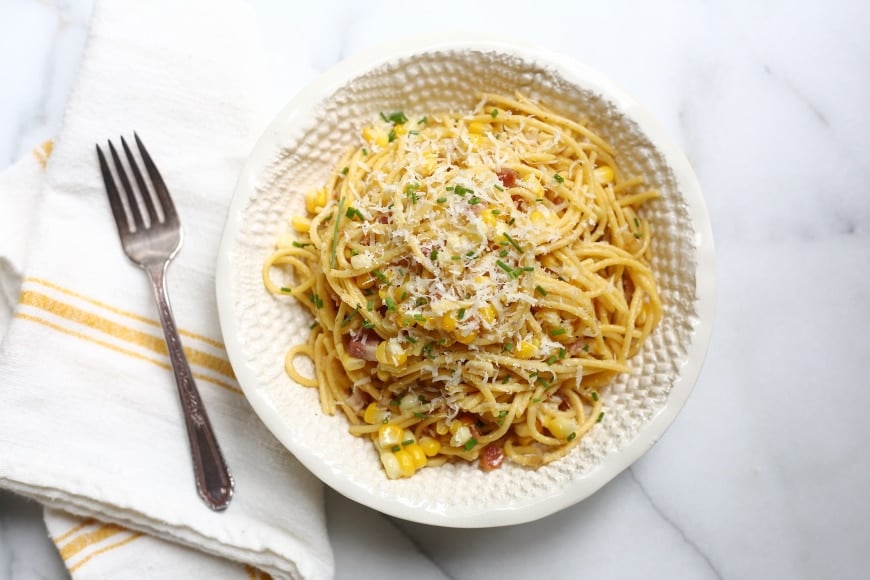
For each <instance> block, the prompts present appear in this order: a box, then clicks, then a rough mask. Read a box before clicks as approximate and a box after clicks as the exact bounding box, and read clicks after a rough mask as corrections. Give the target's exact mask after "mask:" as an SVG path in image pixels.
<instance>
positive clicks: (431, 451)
mask: <svg viewBox="0 0 870 580" xmlns="http://www.w3.org/2000/svg"><path fill="white" fill-rule="evenodd" d="M436 430H437V429H436ZM417 445H419V446H420V449H422V450H423V453H425V454H426V456H427V457H435V456H436V455H438V452H439V451H441V443H439V442H438V440H437V439H433V438H432V437H420V440H419V441H418V442H417Z"/></svg>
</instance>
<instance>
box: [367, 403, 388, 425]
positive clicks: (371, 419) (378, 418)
mask: <svg viewBox="0 0 870 580" xmlns="http://www.w3.org/2000/svg"><path fill="white" fill-rule="evenodd" d="M384 417H386V411H384V410H383V409H381V408H380V407H378V404H377V403H369V406H368V407H366V410H365V413H363V421H365V422H366V423H368V424H369V425H377V424H378V423H383V421H384Z"/></svg>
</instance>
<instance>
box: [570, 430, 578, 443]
mask: <svg viewBox="0 0 870 580" xmlns="http://www.w3.org/2000/svg"><path fill="white" fill-rule="evenodd" d="M576 438H577V433H575V432H574V431H571V434H570V435H568V441H574V439H576Z"/></svg>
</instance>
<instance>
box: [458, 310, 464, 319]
mask: <svg viewBox="0 0 870 580" xmlns="http://www.w3.org/2000/svg"><path fill="white" fill-rule="evenodd" d="M463 318H465V308H460V309H459V312H458V313H457V314H456V320H462V319H463Z"/></svg>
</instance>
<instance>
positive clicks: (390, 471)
mask: <svg viewBox="0 0 870 580" xmlns="http://www.w3.org/2000/svg"><path fill="white" fill-rule="evenodd" d="M381 464H382V465H383V466H384V471H385V472H386V473H387V477H388V478H390V479H399V478H400V477H402V469H401V467H400V466H399V460H398V459H396V454H395V453H391V452H389V451H385V452H383V453H381Z"/></svg>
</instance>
